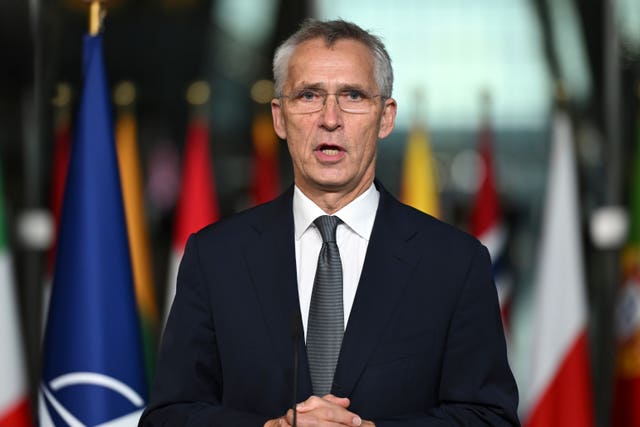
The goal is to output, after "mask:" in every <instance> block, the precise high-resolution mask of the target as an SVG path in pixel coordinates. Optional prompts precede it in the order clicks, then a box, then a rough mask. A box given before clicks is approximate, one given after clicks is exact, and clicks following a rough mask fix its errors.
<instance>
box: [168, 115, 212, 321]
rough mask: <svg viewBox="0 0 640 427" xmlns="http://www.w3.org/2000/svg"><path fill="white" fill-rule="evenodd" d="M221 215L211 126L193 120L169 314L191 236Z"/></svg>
mask: <svg viewBox="0 0 640 427" xmlns="http://www.w3.org/2000/svg"><path fill="white" fill-rule="evenodd" d="M219 218H220V212H219V209H218V196H217V193H216V188H215V180H214V174H213V164H212V160H211V152H210V149H209V127H208V125H207V123H206V122H205V121H204V120H201V119H194V120H193V121H192V122H191V124H190V125H189V129H188V131H187V142H186V144H185V150H184V158H183V160H182V180H181V183H180V196H179V198H178V204H177V206H176V215H175V222H174V233H173V244H172V249H171V261H170V267H169V269H170V270H169V276H168V284H167V294H166V299H165V302H166V310H165V312H166V315H165V320H166V317H167V316H168V314H169V309H170V308H171V303H172V302H173V297H174V296H175V293H176V279H177V277H178V265H179V263H180V259H181V258H182V254H183V253H184V248H185V245H186V244H187V239H188V238H189V235H191V234H192V233H194V232H196V231H198V230H199V229H201V228H202V227H204V226H206V225H207V224H210V223H212V222H215V221H217V220H218V219H219Z"/></svg>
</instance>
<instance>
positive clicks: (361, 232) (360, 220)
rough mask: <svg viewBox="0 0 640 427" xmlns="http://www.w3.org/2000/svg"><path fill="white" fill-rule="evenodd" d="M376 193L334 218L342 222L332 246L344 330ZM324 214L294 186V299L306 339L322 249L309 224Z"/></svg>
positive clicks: (365, 195)
mask: <svg viewBox="0 0 640 427" xmlns="http://www.w3.org/2000/svg"><path fill="white" fill-rule="evenodd" d="M379 200H380V193H379V192H378V190H377V189H376V187H375V185H373V184H371V187H369V189H368V190H367V191H365V192H364V193H362V194H361V195H360V196H358V197H357V198H356V199H355V200H353V201H352V202H351V203H349V204H348V205H347V206H345V207H343V208H342V209H340V210H339V211H337V212H336V213H335V214H334V215H335V216H337V217H339V218H340V219H341V220H342V223H341V224H339V225H338V228H337V230H336V243H337V245H338V250H339V251H340V259H341V261H342V299H343V303H344V326H345V328H346V327H347V322H348V319H349V314H350V313H351V307H352V306H353V300H354V298H355V296H356V290H357V288H358V282H359V281H360V273H361V272H362V266H363V265H364V258H365V255H366V253H367V246H368V245H369V238H370V237H371V230H372V229H373V222H374V220H375V216H376V210H377V209H378V201H379ZM321 215H326V213H325V212H324V211H323V210H322V209H321V208H320V207H318V205H316V204H315V203H314V202H312V201H311V199H309V198H308V197H307V196H305V195H304V193H302V191H301V190H300V189H299V188H298V187H297V186H296V187H295V188H294V192H293V220H294V227H295V230H294V232H295V246H296V269H297V273H298V295H299V297H300V311H301V314H302V326H303V328H304V336H305V340H306V336H307V321H308V319H309V305H310V304H311V293H312V292H313V281H314V278H315V275H316V268H317V266H318V255H319V254H320V249H321V248H322V236H321V235H320V231H319V230H318V228H317V227H316V226H315V224H314V223H313V221H314V220H315V219H316V218H317V217H319V216H321Z"/></svg>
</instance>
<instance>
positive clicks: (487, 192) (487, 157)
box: [469, 121, 513, 331]
mask: <svg viewBox="0 0 640 427" xmlns="http://www.w3.org/2000/svg"><path fill="white" fill-rule="evenodd" d="M492 141H493V131H492V129H491V126H490V125H489V122H488V121H485V123H484V124H483V126H482V129H481V130H480V135H479V138H478V154H479V157H480V162H479V163H480V165H479V166H480V167H479V178H480V179H479V181H480V186H479V187H478V192H477V193H476V197H475V200H474V203H473V206H472V208H471V215H470V219H469V228H470V231H471V234H473V235H474V236H476V237H477V238H478V239H479V240H480V241H481V242H482V244H483V245H485V246H486V247H487V249H488V250H489V254H490V255H491V262H492V264H493V274H494V280H495V283H496V288H497V291H498V299H499V300H500V311H501V312H502V323H503V325H504V328H505V331H507V330H508V325H509V312H510V308H511V295H512V289H513V287H512V283H511V279H510V277H509V275H508V271H507V269H506V249H507V248H506V246H507V229H506V225H505V224H504V222H503V220H502V209H501V206H500V198H499V197H498V192H497V190H496V179H495V171H494V166H493V147H492V145H493V144H492Z"/></svg>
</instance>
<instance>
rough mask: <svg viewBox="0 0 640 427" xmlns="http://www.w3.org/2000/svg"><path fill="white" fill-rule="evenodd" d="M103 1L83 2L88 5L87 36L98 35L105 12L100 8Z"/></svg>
mask: <svg viewBox="0 0 640 427" xmlns="http://www.w3.org/2000/svg"><path fill="white" fill-rule="evenodd" d="M103 1H104V0H85V2H87V3H90V4H89V34H90V35H92V36H96V35H98V33H99V32H100V27H101V26H102V19H103V18H104V15H105V10H104V9H103V8H102V5H101V3H103Z"/></svg>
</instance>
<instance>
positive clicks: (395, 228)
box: [333, 182, 419, 396]
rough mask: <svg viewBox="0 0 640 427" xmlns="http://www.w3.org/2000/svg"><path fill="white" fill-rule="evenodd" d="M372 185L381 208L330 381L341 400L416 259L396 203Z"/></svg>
mask: <svg viewBox="0 0 640 427" xmlns="http://www.w3.org/2000/svg"><path fill="white" fill-rule="evenodd" d="M376 185H377V187H378V189H379V190H380V203H379V207H378V211H377V213H376V220H375V223H374V226H373V230H372V233H371V239H370V240H369V246H368V248H367V255H366V258H365V263H364V266H363V269H362V274H361V276H360V282H359V284H358V290H357V292H356V297H355V300H354V303H353V307H352V309H351V313H350V316H349V321H348V324H347V328H346V330H345V335H344V338H343V341H342V348H341V351H340V358H339V360H338V366H337V367H336V373H335V377H334V389H333V392H334V393H335V394H337V395H339V396H349V395H350V394H351V392H352V390H353V388H354V386H355V384H356V382H357V380H358V378H359V377H360V374H361V372H362V370H363V369H364V367H365V365H366V363H367V360H368V359H369V357H370V355H371V353H372V352H373V350H374V349H375V347H376V345H377V342H378V337H379V336H380V335H381V332H382V330H383V328H384V327H385V326H386V325H387V323H388V322H389V319H390V317H391V315H392V313H393V311H394V310H395V308H396V305H397V303H398V301H399V299H400V297H401V295H402V294H403V292H404V289H405V287H406V285H407V282H408V278H409V275H410V273H411V270H412V269H413V267H414V266H415V265H416V264H417V263H418V260H419V255H418V254H416V253H414V252H413V251H411V250H410V245H409V244H408V241H409V240H410V239H411V237H412V236H413V235H414V234H415V233H416V230H415V229H413V228H412V227H411V225H410V224H408V223H407V220H406V218H404V217H403V215H402V212H403V210H402V209H398V205H399V203H398V202H397V201H396V200H395V199H393V197H392V196H391V195H390V194H389V193H387V192H386V190H385V189H384V188H382V186H381V185H380V184H379V183H377V182H376Z"/></svg>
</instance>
